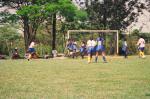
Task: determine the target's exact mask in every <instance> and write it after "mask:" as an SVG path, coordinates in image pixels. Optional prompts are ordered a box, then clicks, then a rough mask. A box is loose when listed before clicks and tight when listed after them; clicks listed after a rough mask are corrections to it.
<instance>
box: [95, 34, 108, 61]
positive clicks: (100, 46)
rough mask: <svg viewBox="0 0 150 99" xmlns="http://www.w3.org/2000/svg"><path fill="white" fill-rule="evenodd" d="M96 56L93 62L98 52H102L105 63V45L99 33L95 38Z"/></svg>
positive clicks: (96, 58)
mask: <svg viewBox="0 0 150 99" xmlns="http://www.w3.org/2000/svg"><path fill="white" fill-rule="evenodd" d="M96 43H97V46H96V57H95V62H97V60H98V56H99V52H101V53H102V59H103V61H104V62H105V63H106V62H107V61H106V55H105V47H104V39H103V38H102V37H101V36H100V35H99V37H98V38H97V39H96Z"/></svg>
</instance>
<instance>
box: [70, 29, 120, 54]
mask: <svg viewBox="0 0 150 99" xmlns="http://www.w3.org/2000/svg"><path fill="white" fill-rule="evenodd" d="M79 32H83V33H114V34H115V36H116V54H119V31H118V30H68V31H67V38H68V39H69V38H70V34H71V33H79Z"/></svg>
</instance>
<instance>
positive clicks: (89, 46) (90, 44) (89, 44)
mask: <svg viewBox="0 0 150 99" xmlns="http://www.w3.org/2000/svg"><path fill="white" fill-rule="evenodd" d="M95 46H96V42H95V41H94V40H93V38H92V37H91V38H90V40H88V41H87V53H88V63H91V60H92V55H93V52H94V48H95Z"/></svg>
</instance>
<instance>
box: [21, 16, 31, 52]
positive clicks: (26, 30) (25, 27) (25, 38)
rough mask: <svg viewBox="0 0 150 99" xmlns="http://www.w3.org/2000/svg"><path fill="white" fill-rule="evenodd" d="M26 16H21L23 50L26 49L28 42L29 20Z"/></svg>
mask: <svg viewBox="0 0 150 99" xmlns="http://www.w3.org/2000/svg"><path fill="white" fill-rule="evenodd" d="M28 21H29V20H28V17H23V24H24V42H25V50H26V51H27V49H28V46H29V44H30V42H29V37H30V33H29V22H28Z"/></svg>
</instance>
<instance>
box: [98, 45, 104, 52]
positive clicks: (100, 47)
mask: <svg viewBox="0 0 150 99" xmlns="http://www.w3.org/2000/svg"><path fill="white" fill-rule="evenodd" d="M96 51H97V52H98V51H101V52H103V51H105V47H104V46H102V45H99V46H96Z"/></svg>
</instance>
